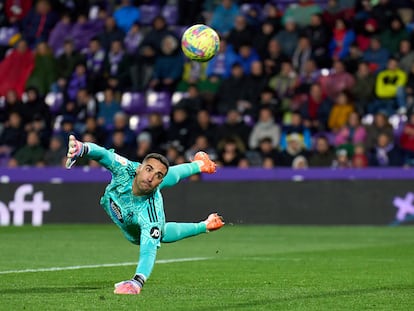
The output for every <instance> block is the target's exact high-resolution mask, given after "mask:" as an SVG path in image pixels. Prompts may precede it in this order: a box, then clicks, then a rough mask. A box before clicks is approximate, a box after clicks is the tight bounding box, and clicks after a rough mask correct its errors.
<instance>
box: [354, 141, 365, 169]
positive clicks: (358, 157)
mask: <svg viewBox="0 0 414 311" xmlns="http://www.w3.org/2000/svg"><path fill="white" fill-rule="evenodd" d="M367 166H368V157H367V154H366V152H365V147H364V145H363V144H356V145H355V146H354V154H353V155H352V167H354V168H366V167H367Z"/></svg>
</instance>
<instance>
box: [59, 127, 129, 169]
mask: <svg viewBox="0 0 414 311" xmlns="http://www.w3.org/2000/svg"><path fill="white" fill-rule="evenodd" d="M117 156H118V155H117V154H115V153H114V152H113V151H110V150H107V149H105V148H103V147H101V146H98V145H96V144H94V143H82V142H80V141H79V140H76V138H75V136H73V135H70V136H69V147H68V154H67V160H66V168H68V169H69V168H71V167H72V166H73V165H74V164H75V163H76V160H77V159H78V158H79V157H88V158H89V159H91V160H95V161H97V162H98V163H99V164H100V165H102V166H103V167H105V168H106V169H108V170H110V171H111V172H114V170H115V169H116V166H117V165H116V163H118V162H117V161H116V157H117ZM118 157H119V156H118ZM125 161H127V160H126V159H125Z"/></svg>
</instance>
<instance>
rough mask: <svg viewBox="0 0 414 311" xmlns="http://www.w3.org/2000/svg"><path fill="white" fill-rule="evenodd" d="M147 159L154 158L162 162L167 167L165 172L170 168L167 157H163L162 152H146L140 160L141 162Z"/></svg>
mask: <svg viewBox="0 0 414 311" xmlns="http://www.w3.org/2000/svg"><path fill="white" fill-rule="evenodd" d="M148 159H156V160H158V161H160V162H161V163H162V164H164V166H165V167H166V168H167V172H168V169H169V168H170V163H169V162H168V159H167V158H166V157H164V156H163V155H162V154H159V153H155V152H153V153H148V154H147V155H146V156H145V158H144V160H143V161H142V163H145V162H147V161H148Z"/></svg>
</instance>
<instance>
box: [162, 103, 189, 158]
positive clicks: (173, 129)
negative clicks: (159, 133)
mask: <svg viewBox="0 0 414 311" xmlns="http://www.w3.org/2000/svg"><path fill="white" fill-rule="evenodd" d="M193 126H194V124H193V120H191V118H190V117H189V116H188V113H187V111H186V110H185V109H183V108H181V107H176V108H175V109H174V110H173V112H172V117H171V123H170V126H169V129H168V132H167V137H168V142H169V143H176V144H178V145H179V146H181V147H182V148H183V149H182V150H183V151H184V150H186V149H188V148H189V147H190V143H191V142H190V137H191V131H192V129H193Z"/></svg>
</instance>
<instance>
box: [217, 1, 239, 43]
mask: <svg viewBox="0 0 414 311" xmlns="http://www.w3.org/2000/svg"><path fill="white" fill-rule="evenodd" d="M237 15H239V7H238V5H237V3H236V1H232V0H221V3H220V4H219V5H217V7H216V8H215V9H214V11H213V14H212V16H211V21H210V26H211V27H212V28H213V29H215V30H216V31H217V32H218V33H219V34H220V35H221V36H224V37H226V36H227V35H228V34H229V32H230V31H231V29H232V28H233V26H234V24H235V20H236V16H237Z"/></svg>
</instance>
